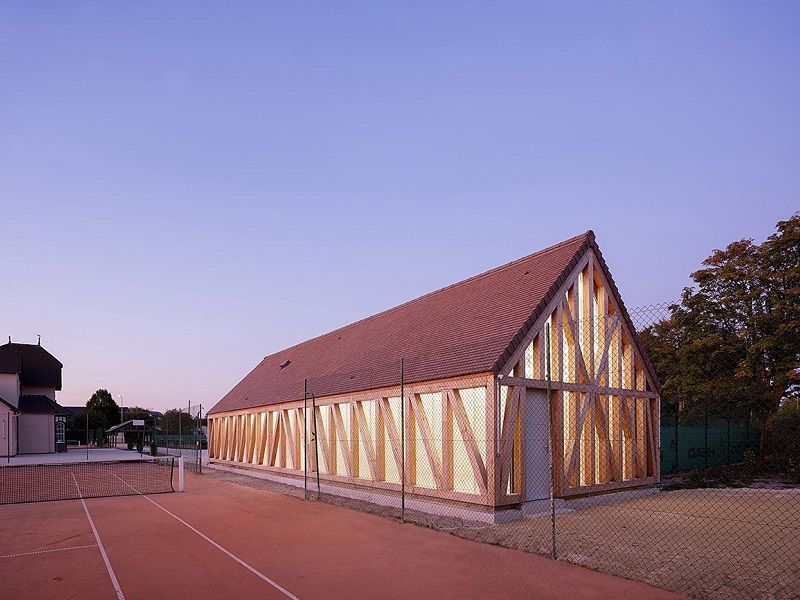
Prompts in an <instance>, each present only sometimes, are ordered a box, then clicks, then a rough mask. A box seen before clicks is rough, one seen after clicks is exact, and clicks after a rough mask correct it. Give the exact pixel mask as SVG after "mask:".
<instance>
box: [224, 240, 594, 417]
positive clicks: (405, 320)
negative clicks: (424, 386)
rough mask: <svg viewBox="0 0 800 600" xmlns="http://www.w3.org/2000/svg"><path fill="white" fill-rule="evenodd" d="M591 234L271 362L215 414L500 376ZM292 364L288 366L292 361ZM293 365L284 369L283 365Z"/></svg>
mask: <svg viewBox="0 0 800 600" xmlns="http://www.w3.org/2000/svg"><path fill="white" fill-rule="evenodd" d="M590 246H591V247H595V248H596V245H595V243H594V233H592V232H591V231H588V232H586V233H584V234H582V235H579V236H577V237H574V238H571V239H569V240H566V241H564V242H561V243H559V244H556V245H555V246H551V247H549V248H546V249H544V250H541V251H539V252H536V253H535V254H531V255H530V256H526V257H525V258H521V259H519V260H516V261H514V262H511V263H508V264H506V265H503V266H501V267H498V268H496V269H492V270H491V271H487V272H486V273H483V274H481V275H477V276H475V277H471V278H470V279H466V280H464V281H461V282H459V283H456V284H453V285H450V286H448V287H445V288H443V289H440V290H438V291H435V292H432V293H430V294H427V295H425V296H422V297H420V298H417V299H416V300H411V301H410V302H406V303H405V304H401V305H400V306H397V307H395V308H392V309H389V310H387V311H384V312H382V313H378V314H377V315H374V316H371V317H368V318H366V319H363V320H361V321H357V322H356V323H353V324H351V325H347V326H346V327H342V328H341V329H337V330H335V331H332V332H330V333H327V334H325V335H322V336H320V337H317V338H313V339H311V340H308V341H306V342H303V343H301V344H298V345H296V346H292V347H291V348H287V349H285V350H281V351H280V352H276V353H275V354H272V355H270V356H267V357H266V358H264V360H262V361H261V362H260V363H259V364H258V365H257V366H256V367H255V368H254V369H253V370H252V371H251V372H250V373H249V374H248V375H247V376H245V378H244V379H242V381H240V382H239V383H238V384H237V385H236V386H235V387H234V388H233V389H232V390H231V391H230V392H228V393H227V394H226V395H225V397H223V398H222V400H220V401H219V402H218V403H217V404H216V405H215V406H214V407H213V408H212V409H211V411H209V412H212V413H219V412H224V411H228V410H238V409H242V408H252V407H256V406H265V405H270V404H278V403H282V402H289V401H292V400H302V399H303V385H304V380H305V379H308V380H309V385H308V387H309V391H310V392H313V393H314V394H315V395H316V396H317V397H321V396H328V395H332V394H340V393H348V392H354V391H359V390H367V389H374V388H379V387H389V386H393V385H397V384H398V383H399V369H400V358H401V357H403V358H404V360H405V381H406V382H408V383H413V382H418V381H430V380H436V379H443V378H446V377H456V376H461V375H469V374H475V373H485V372H495V373H496V372H497V371H498V369H499V368H501V366H502V364H503V362H504V361H505V360H507V359H508V357H509V356H510V355H511V353H512V352H513V351H514V350H515V349H516V347H517V345H518V344H519V343H520V342H521V340H522V338H523V337H524V335H525V334H526V333H527V331H528V330H529V329H530V327H531V326H532V325H533V324H534V322H535V321H536V319H537V318H538V317H539V314H540V313H541V312H542V311H543V310H544V308H545V307H546V306H547V304H548V303H549V301H550V300H551V299H552V296H553V294H554V293H555V292H556V290H557V289H558V287H559V286H560V285H561V284H562V283H563V281H564V280H565V279H566V278H567V276H568V275H569V274H570V272H571V271H572V270H573V269H574V268H575V266H576V265H577V263H578V261H579V260H580V259H581V258H582V256H583V255H584V253H585V252H586V250H587V249H588V248H589V247H590ZM287 361H288V362H287ZM281 365H285V366H283V367H282V366H281Z"/></svg>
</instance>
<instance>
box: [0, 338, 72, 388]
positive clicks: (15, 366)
mask: <svg viewBox="0 0 800 600" xmlns="http://www.w3.org/2000/svg"><path fill="white" fill-rule="evenodd" d="M63 366H64V365H62V364H61V363H60V362H59V361H58V359H57V358H56V357H55V356H53V355H52V354H50V353H49V352H48V351H47V350H45V349H44V348H42V347H41V346H39V345H38V344H18V343H8V344H3V345H2V346H0V373H19V374H20V381H22V384H23V385H29V386H42V387H54V388H56V389H57V390H60V389H61V369H62V367H63Z"/></svg>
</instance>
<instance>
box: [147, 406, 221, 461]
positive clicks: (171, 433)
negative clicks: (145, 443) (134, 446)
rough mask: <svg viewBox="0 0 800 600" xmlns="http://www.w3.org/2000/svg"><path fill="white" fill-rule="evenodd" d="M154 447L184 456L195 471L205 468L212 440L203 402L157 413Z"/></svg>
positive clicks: (164, 451) (163, 452)
mask: <svg viewBox="0 0 800 600" xmlns="http://www.w3.org/2000/svg"><path fill="white" fill-rule="evenodd" d="M153 421H154V432H155V433H154V436H153V439H154V447H153V451H154V452H157V453H158V454H166V455H170V456H183V457H184V466H185V469H186V470H188V471H192V472H194V473H202V472H203V464H204V463H205V462H207V458H208V454H207V450H208V440H207V437H206V422H205V417H204V415H203V407H202V405H199V404H198V405H193V404H189V403H187V405H186V406H183V407H178V408H173V409H170V410H167V411H166V412H164V413H163V414H154V416H153Z"/></svg>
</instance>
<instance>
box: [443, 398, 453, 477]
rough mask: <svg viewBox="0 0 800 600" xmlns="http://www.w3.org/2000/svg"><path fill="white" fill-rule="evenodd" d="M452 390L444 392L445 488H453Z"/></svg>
mask: <svg viewBox="0 0 800 600" xmlns="http://www.w3.org/2000/svg"><path fill="white" fill-rule="evenodd" d="M451 396H452V390H447V391H445V392H442V440H441V444H440V446H441V449H442V483H443V484H444V489H446V490H452V489H453V408H452V406H451Z"/></svg>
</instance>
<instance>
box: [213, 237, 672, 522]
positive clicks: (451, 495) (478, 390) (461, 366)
mask: <svg viewBox="0 0 800 600" xmlns="http://www.w3.org/2000/svg"><path fill="white" fill-rule="evenodd" d="M401 358H402V359H403V360H402V370H403V372H402V379H401V376H400V369H401V360H400V359H401ZM659 412H660V405H659V395H658V384H657V381H656V378H655V376H654V373H653V370H652V368H651V366H650V364H649V361H648V360H647V357H646V356H645V354H644V352H643V349H642V347H641V345H640V343H639V339H638V335H637V334H636V331H635V329H634V327H633V325H632V323H631V320H630V317H629V316H628V314H627V312H626V310H625V307H624V304H623V303H622V299H621V297H620V294H619V291H618V290H617V288H616V286H615V284H614V282H613V279H612V277H611V273H610V272H609V270H608V267H607V265H606V263H605V261H604V260H603V257H602V254H601V253H600V249H599V247H598V246H597V243H596V241H595V238H594V234H593V233H592V232H587V233H586V234H583V235H581V236H577V237H575V238H572V239H570V240H566V241H565V242H562V243H560V244H557V245H555V246H552V247H550V248H546V249H544V250H542V251H540V252H537V253H535V254H532V255H530V256H527V257H525V258H522V259H519V260H517V261H514V262H512V263H509V264H507V265H504V266H502V267H498V268H496V269H493V270H491V271H488V272H486V273H483V274H481V275H478V276H476V277H472V278H470V279H467V280H465V281H462V282H460V283H457V284H454V285H451V286H448V287H446V288H443V289H441V290H438V291H436V292H433V293H431V294H427V295H425V296H422V297H421V298H418V299H416V300H412V301H410V302H407V303H405V304H403V305H400V306H398V307H396V308H393V309H390V310H388V311H385V312H383V313H379V314H377V315H375V316H373V317H369V318H367V319H363V320H361V321H358V322H356V323H354V324H352V325H349V326H347V327H344V328H341V329H338V330H336V331H333V332H331V333H328V334H326V335H323V336H321V337H318V338H314V339H312V340H309V341H307V342H304V343H301V344H299V345H297V346H293V347H292V348H288V349H286V350H283V351H281V352H278V353H276V354H273V355H271V356H267V357H265V358H264V360H263V361H262V362H261V363H260V364H259V365H257V366H256V367H255V369H253V370H252V371H251V372H250V373H249V374H248V375H247V376H246V377H245V378H244V379H243V380H242V381H241V382H239V383H238V384H237V385H236V386H235V387H234V388H233V389H232V390H231V391H230V392H229V393H228V394H227V395H226V396H225V397H224V398H222V399H221V400H220V401H219V402H218V403H217V404H216V405H215V406H214V407H213V408H212V409H211V411H209V415H208V416H209V436H210V441H209V459H210V460H211V461H212V462H215V463H219V464H226V465H238V466H246V467H251V468H256V469H262V470H265V471H268V472H272V473H274V474H280V475H281V476H283V477H305V476H308V474H309V473H311V474H312V476H313V477H316V476H317V474H318V475H319V478H320V479H321V480H322V481H324V482H326V483H327V484H329V485H340V486H342V489H344V488H345V487H346V488H350V489H352V488H360V489H367V490H380V491H382V492H385V493H386V494H393V493H394V494H396V493H397V492H398V491H399V490H400V489H401V487H402V488H404V489H405V491H406V492H407V493H411V494H414V496H415V497H422V498H428V499H430V500H431V501H439V502H441V501H444V502H449V503H462V504H466V505H471V506H477V507H481V509H482V510H488V511H500V510H505V509H508V508H520V507H523V508H524V507H525V506H526V505H529V504H530V505H533V504H535V503H537V502H541V501H542V500H543V499H545V498H549V496H550V494H551V491H552V493H553V494H554V495H555V496H556V497H559V498H566V497H570V496H575V495H581V494H587V493H597V492H604V491H610V490H616V489H622V488H629V487H634V486H643V485H648V484H651V483H653V482H656V481H658V480H659V478H660V473H659V460H658V456H659Z"/></svg>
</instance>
